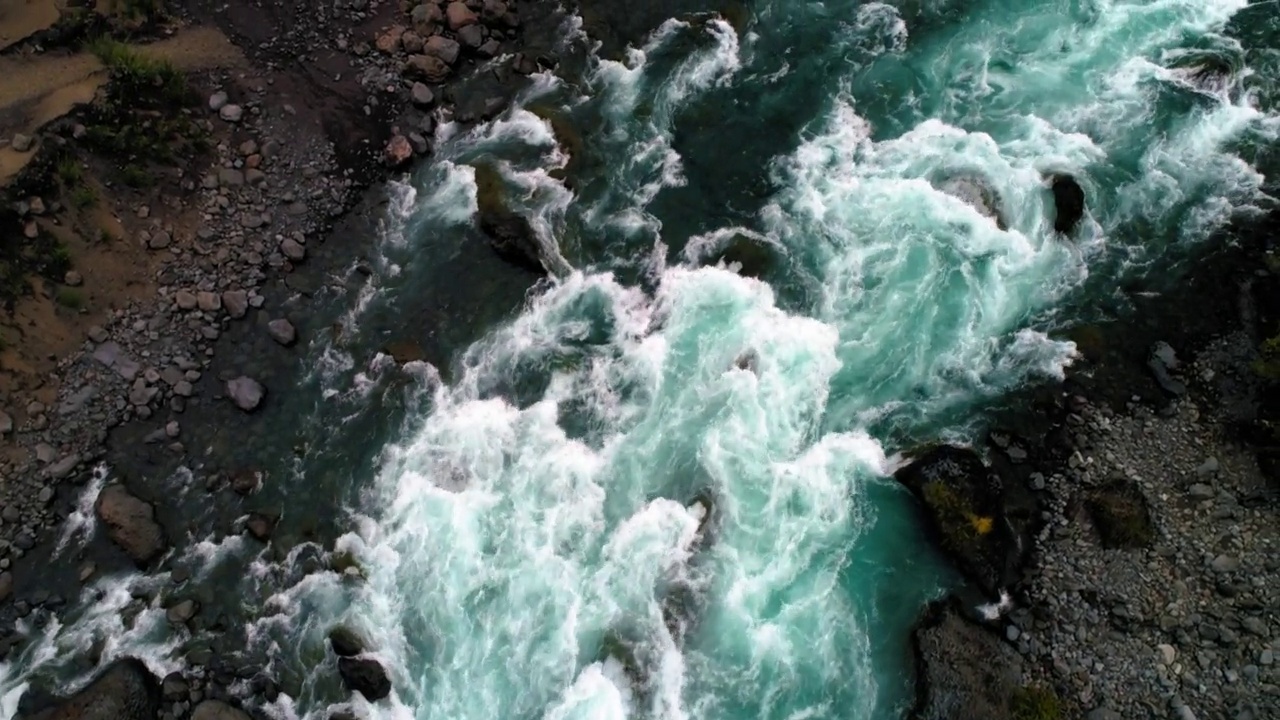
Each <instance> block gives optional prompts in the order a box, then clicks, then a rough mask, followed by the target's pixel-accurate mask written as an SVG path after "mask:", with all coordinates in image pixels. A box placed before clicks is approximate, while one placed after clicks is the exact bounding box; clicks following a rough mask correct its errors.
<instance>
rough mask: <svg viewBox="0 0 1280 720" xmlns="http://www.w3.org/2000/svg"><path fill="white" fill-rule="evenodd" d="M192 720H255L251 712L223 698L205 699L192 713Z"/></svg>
mask: <svg viewBox="0 0 1280 720" xmlns="http://www.w3.org/2000/svg"><path fill="white" fill-rule="evenodd" d="M191 720H253V718H252V717H251V716H250V715H249V713H247V712H245V711H243V710H241V709H240V708H236V707H232V706H230V705H228V704H226V703H224V702H222V701H221V700H205V701H204V702H202V703H200V704H199V705H197V706H196V709H195V712H193V713H191Z"/></svg>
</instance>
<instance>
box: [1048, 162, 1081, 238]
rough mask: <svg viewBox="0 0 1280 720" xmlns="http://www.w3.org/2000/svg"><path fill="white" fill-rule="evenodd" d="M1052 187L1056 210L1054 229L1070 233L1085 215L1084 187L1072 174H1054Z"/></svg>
mask: <svg viewBox="0 0 1280 720" xmlns="http://www.w3.org/2000/svg"><path fill="white" fill-rule="evenodd" d="M1052 187H1053V206H1054V209H1055V211H1056V214H1055V216H1054V220H1053V229H1054V230H1057V231H1058V232H1060V233H1063V234H1070V233H1071V232H1072V231H1073V230H1075V228H1076V225H1078V224H1079V223H1080V218H1082V217H1084V188H1082V187H1080V183H1078V182H1076V179H1075V178H1073V177H1071V176H1070V175H1054V176H1053V178H1052Z"/></svg>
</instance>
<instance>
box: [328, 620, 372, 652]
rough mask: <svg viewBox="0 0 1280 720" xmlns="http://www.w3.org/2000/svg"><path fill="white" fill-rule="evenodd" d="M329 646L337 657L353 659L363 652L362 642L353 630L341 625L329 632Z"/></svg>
mask: <svg viewBox="0 0 1280 720" xmlns="http://www.w3.org/2000/svg"><path fill="white" fill-rule="evenodd" d="M329 645H330V646H331V647H333V652H334V654H335V655H337V656H338V657H355V656H356V655H359V654H360V653H362V652H364V641H363V640H361V639H360V636H359V635H357V634H356V632H355V631H354V630H352V629H351V628H348V627H345V626H343V625H338V626H337V627H335V628H334V629H332V630H330V631H329Z"/></svg>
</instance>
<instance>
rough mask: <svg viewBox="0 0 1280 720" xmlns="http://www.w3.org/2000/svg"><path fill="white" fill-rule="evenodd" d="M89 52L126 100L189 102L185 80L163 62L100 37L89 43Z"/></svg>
mask: <svg viewBox="0 0 1280 720" xmlns="http://www.w3.org/2000/svg"><path fill="white" fill-rule="evenodd" d="M89 52H91V53H93V54H94V55H96V56H97V57H98V59H99V60H101V61H102V64H103V65H105V66H106V67H107V70H108V71H109V72H110V73H111V80H112V82H114V83H116V85H117V86H118V90H119V91H120V94H121V95H122V96H123V97H124V98H126V99H129V98H132V99H136V100H145V99H148V98H150V99H154V100H155V101H158V102H162V103H166V102H167V103H173V104H175V105H185V104H187V103H188V102H189V101H190V99H191V88H190V87H189V86H188V85H187V78H186V76H185V75H183V74H182V73H181V72H180V71H179V70H178V69H177V68H175V67H174V66H173V64H172V63H170V62H168V61H166V60H157V59H155V58H150V57H147V56H146V55H144V54H142V53H140V52H138V50H136V49H135V48H132V47H130V46H128V45H126V44H125V43H122V42H120V41H119V40H113V39H111V38H109V37H100V38H98V39H97V40H94V41H93V42H91V43H89Z"/></svg>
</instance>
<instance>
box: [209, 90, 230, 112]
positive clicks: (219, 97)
mask: <svg viewBox="0 0 1280 720" xmlns="http://www.w3.org/2000/svg"><path fill="white" fill-rule="evenodd" d="M226 104H227V94H226V93H225V92H223V91H221V90H219V91H217V92H215V93H214V94H212V95H210V96H209V109H210V110H211V111H213V112H218V111H219V110H221V109H222V108H223V107H224V106H225V105H226Z"/></svg>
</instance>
